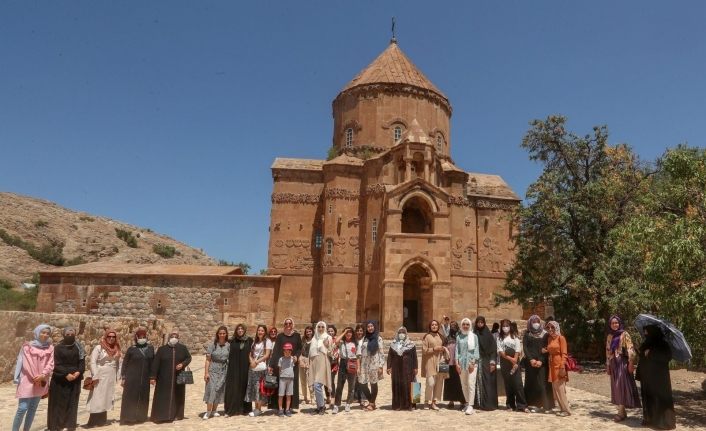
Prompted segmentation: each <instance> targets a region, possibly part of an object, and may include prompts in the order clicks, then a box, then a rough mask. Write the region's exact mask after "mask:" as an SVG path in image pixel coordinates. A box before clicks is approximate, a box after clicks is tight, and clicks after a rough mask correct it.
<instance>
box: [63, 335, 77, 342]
mask: <svg viewBox="0 0 706 431" xmlns="http://www.w3.org/2000/svg"><path fill="white" fill-rule="evenodd" d="M75 341H76V336H75V335H67V336H65V337H64V342H65V343H66V344H74V342H75Z"/></svg>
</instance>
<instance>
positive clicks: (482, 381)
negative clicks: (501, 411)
mask: <svg viewBox="0 0 706 431" xmlns="http://www.w3.org/2000/svg"><path fill="white" fill-rule="evenodd" d="M461 329H463V328H461ZM473 332H474V333H475V334H476V336H477V337H478V346H479V351H478V353H479V355H480V358H479V359H478V364H477V366H478V377H477V380H476V397H475V398H476V399H475V406H476V407H478V408H479V409H481V410H495V409H497V408H498V386H497V385H498V383H497V376H496V375H495V364H496V362H497V359H498V343H497V342H496V341H495V336H494V335H493V334H492V333H491V332H490V330H489V329H488V326H487V325H486V324H485V317H483V316H478V317H477V318H476V322H475V324H474V325H473ZM461 382H463V380H461Z"/></svg>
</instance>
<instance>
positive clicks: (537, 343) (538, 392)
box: [522, 333, 554, 410]
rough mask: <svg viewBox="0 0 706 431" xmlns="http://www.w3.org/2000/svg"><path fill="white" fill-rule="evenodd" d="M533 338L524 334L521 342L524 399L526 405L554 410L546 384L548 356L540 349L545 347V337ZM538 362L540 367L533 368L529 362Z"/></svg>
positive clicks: (552, 397)
mask: <svg viewBox="0 0 706 431" xmlns="http://www.w3.org/2000/svg"><path fill="white" fill-rule="evenodd" d="M548 336H549V335H548V334H545V335H544V336H543V337H539V338H538V337H534V336H532V335H530V334H529V333H526V334H525V336H524V338H523V340H522V346H523V352H524V355H525V358H524V362H525V363H524V366H525V399H526V400H527V405H529V406H533V407H539V408H541V409H544V410H551V409H553V408H554V395H553V393H552V387H551V384H549V385H548V384H547V383H548V382H547V370H548V369H549V355H547V354H546V353H542V348H544V347H546V346H547V337H548ZM533 359H534V360H535V361H540V362H541V363H542V366H541V367H533V366H532V365H530V360H533Z"/></svg>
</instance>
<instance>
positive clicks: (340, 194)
mask: <svg viewBox="0 0 706 431" xmlns="http://www.w3.org/2000/svg"><path fill="white" fill-rule="evenodd" d="M325 196H326V198H327V199H334V200H335V199H345V200H355V199H358V198H359V197H360V194H359V193H358V192H357V191H355V190H347V189H340V188H327V189H326V191H325Z"/></svg>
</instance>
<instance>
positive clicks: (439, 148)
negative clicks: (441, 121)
mask: <svg viewBox="0 0 706 431" xmlns="http://www.w3.org/2000/svg"><path fill="white" fill-rule="evenodd" d="M443 149H444V137H443V136H441V135H436V151H438V152H442V151H443Z"/></svg>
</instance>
